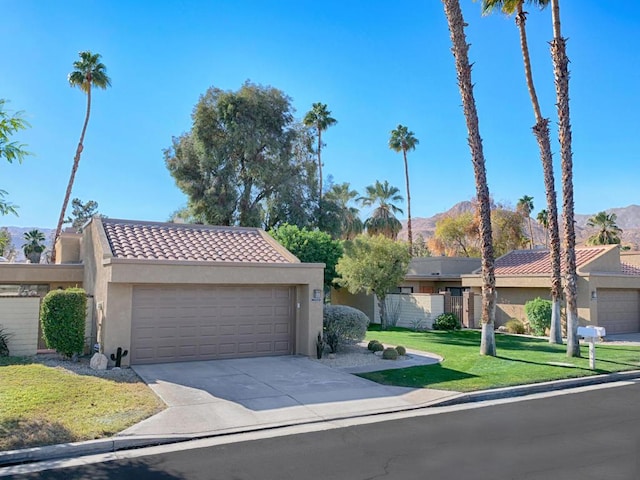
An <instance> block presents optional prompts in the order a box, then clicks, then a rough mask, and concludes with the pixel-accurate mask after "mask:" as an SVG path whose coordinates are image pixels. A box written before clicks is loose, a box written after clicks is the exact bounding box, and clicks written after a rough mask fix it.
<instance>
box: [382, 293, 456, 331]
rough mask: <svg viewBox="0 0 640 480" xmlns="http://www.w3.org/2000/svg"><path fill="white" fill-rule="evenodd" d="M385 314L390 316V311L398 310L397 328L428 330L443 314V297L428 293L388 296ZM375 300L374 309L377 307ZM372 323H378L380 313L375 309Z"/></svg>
mask: <svg viewBox="0 0 640 480" xmlns="http://www.w3.org/2000/svg"><path fill="white" fill-rule="evenodd" d="M386 304H387V313H388V314H389V315H392V314H393V312H392V310H393V309H394V308H398V323H396V326H397V327H405V328H416V325H419V329H421V330H424V329H430V328H432V327H433V320H434V319H435V318H436V317H437V316H438V315H440V314H442V313H444V296H443V295H439V294H430V293H412V294H402V295H399V294H390V295H387V299H386ZM377 305H378V303H377V299H376V307H377ZM374 323H380V312H379V310H378V309H377V308H376V310H375V319H374Z"/></svg>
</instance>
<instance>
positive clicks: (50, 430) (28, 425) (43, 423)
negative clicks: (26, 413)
mask: <svg viewBox="0 0 640 480" xmlns="http://www.w3.org/2000/svg"><path fill="white" fill-rule="evenodd" d="M76 440H77V438H75V436H74V435H73V434H72V433H71V431H70V430H68V429H66V428H65V427H64V426H62V424H60V423H58V422H50V421H48V420H44V419H35V420H27V419H24V418H20V417H10V418H7V419H6V420H3V421H0V450H16V449H19V448H27V447H40V446H43V445H54V444H56V443H67V442H73V441H76Z"/></svg>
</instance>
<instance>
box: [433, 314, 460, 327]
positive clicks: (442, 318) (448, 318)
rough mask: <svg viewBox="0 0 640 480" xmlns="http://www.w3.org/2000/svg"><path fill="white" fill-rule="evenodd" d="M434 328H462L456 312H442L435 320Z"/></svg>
mask: <svg viewBox="0 0 640 480" xmlns="http://www.w3.org/2000/svg"><path fill="white" fill-rule="evenodd" d="M433 329H434V330H460V320H459V319H458V316H457V315H456V314H455V313H441V314H440V315H438V316H437V317H436V319H435V320H434V321H433Z"/></svg>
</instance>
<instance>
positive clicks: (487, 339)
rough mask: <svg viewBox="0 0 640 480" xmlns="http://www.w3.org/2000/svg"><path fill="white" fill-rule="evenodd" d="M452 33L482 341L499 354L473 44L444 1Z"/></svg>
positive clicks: (483, 350)
mask: <svg viewBox="0 0 640 480" xmlns="http://www.w3.org/2000/svg"><path fill="white" fill-rule="evenodd" d="M442 1H443V3H444V11H445V14H446V16H447V22H448V24H449V32H450V33H451V43H452V45H453V48H452V52H453V58H454V59H455V64H456V72H457V74H458V87H459V88H460V95H461V97H462V107H463V110H464V116H465V119H466V123H467V132H468V135H469V136H468V143H469V148H470V149H471V161H472V163H473V171H474V175H475V180H476V196H477V199H478V204H479V212H480V246H481V257H482V339H481V342H480V354H482V355H492V356H495V355H496V341H495V334H494V331H493V326H494V323H495V322H494V320H495V314H496V277H495V269H494V255H493V242H492V234H491V197H490V196H489V186H488V184H487V172H486V168H485V161H484V152H483V150H482V138H481V137H480V128H479V126H478V111H477V110H476V101H475V98H474V96H473V83H472V81H471V65H470V63H469V45H468V44H467V39H466V37H465V33H464V27H465V25H466V23H465V21H464V18H463V17H462V10H461V9H460V2H459V0H442Z"/></svg>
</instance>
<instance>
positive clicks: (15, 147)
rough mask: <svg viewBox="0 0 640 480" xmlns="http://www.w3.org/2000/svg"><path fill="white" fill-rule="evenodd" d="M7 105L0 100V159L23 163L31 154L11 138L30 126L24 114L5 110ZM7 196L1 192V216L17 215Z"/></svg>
mask: <svg viewBox="0 0 640 480" xmlns="http://www.w3.org/2000/svg"><path fill="white" fill-rule="evenodd" d="M6 103H7V101H6V100H5V99H3V98H0V159H1V158H4V159H5V160H6V161H7V162H9V163H13V161H14V160H16V161H17V162H18V163H21V162H22V160H23V159H24V157H25V156H27V155H29V152H27V151H26V150H25V149H24V147H25V146H24V145H23V144H21V143H18V142H16V141H11V137H12V136H13V135H14V134H15V133H17V132H19V131H20V130H24V129H25V128H27V127H28V126H29V124H28V123H27V121H26V120H24V119H23V118H22V112H15V113H13V114H10V113H9V112H8V111H7V110H6V109H5V105H6ZM6 195H7V192H6V191H5V190H0V215H7V214H8V213H13V214H14V215H17V214H18V213H17V212H16V206H15V205H13V204H12V203H10V202H8V201H7V200H6V199H5V196H6Z"/></svg>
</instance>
